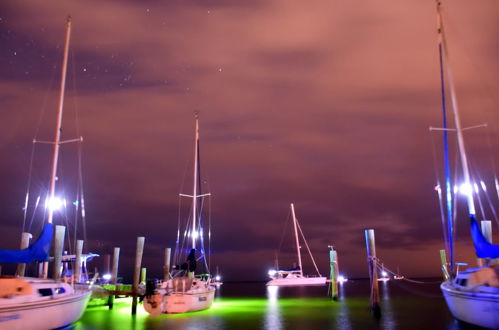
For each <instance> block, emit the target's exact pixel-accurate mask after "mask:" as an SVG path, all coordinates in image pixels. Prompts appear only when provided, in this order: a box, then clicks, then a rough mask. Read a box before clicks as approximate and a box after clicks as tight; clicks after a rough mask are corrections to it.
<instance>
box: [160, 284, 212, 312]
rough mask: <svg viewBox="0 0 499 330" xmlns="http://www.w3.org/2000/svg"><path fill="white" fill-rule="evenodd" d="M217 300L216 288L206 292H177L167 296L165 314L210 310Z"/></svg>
mask: <svg viewBox="0 0 499 330" xmlns="http://www.w3.org/2000/svg"><path fill="white" fill-rule="evenodd" d="M214 298H215V288H213V287H209V288H208V289H207V290H206V291H204V292H196V293H190V292H175V293H171V294H169V295H167V296H165V313H168V314H177V313H187V312H195V311H200V310H203V309H208V308H210V307H211V305H212V303H213V299H214Z"/></svg>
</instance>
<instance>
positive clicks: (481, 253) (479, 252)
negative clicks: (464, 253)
mask: <svg viewBox="0 0 499 330" xmlns="http://www.w3.org/2000/svg"><path fill="white" fill-rule="evenodd" d="M470 221H471V223H470V225H471V237H472V238H473V244H474V245H475V253H476V256H477V257H478V258H491V259H495V258H499V245H494V244H491V243H489V242H488V241H487V239H486V238H485V237H484V236H483V234H482V231H481V230H480V226H478V222H477V221H476V219H475V215H473V214H470Z"/></svg>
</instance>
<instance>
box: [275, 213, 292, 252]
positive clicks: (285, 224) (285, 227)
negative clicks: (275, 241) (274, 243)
mask: <svg viewBox="0 0 499 330" xmlns="http://www.w3.org/2000/svg"><path fill="white" fill-rule="evenodd" d="M289 219H291V210H288V216H287V217H286V222H285V223H284V230H283V231H282V233H281V241H280V242H279V247H278V248H277V253H276V257H278V256H279V253H280V251H281V247H282V243H283V242H284V235H285V234H286V229H287V228H288V223H289Z"/></svg>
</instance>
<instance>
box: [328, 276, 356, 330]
mask: <svg viewBox="0 0 499 330" xmlns="http://www.w3.org/2000/svg"><path fill="white" fill-rule="evenodd" d="M347 281H348V280H347ZM345 282H346V281H339V284H340V285H339V287H338V301H337V302H332V303H333V304H338V305H339V306H338V313H337V315H336V317H335V321H336V329H341V330H351V329H352V323H351V321H350V309H349V307H348V306H347V302H346V300H345V287H344V285H343V284H344V283H345Z"/></svg>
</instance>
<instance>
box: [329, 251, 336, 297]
mask: <svg viewBox="0 0 499 330" xmlns="http://www.w3.org/2000/svg"><path fill="white" fill-rule="evenodd" d="M329 268H330V272H329V278H330V280H331V298H332V299H333V300H335V301H336V300H338V255H337V253H336V251H335V250H334V249H332V248H331V250H329Z"/></svg>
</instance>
